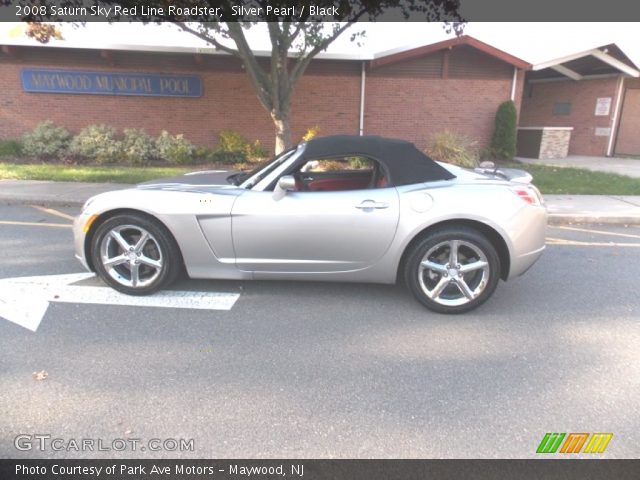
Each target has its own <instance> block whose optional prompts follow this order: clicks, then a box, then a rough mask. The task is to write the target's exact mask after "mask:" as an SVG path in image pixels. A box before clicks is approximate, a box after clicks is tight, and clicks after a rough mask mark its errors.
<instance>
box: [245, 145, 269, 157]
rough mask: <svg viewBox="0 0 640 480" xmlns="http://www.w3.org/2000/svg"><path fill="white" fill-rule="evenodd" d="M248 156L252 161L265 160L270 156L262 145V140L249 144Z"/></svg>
mask: <svg viewBox="0 0 640 480" xmlns="http://www.w3.org/2000/svg"><path fill="white" fill-rule="evenodd" d="M246 154H247V158H248V159H249V160H252V161H256V160H264V159H265V158H267V157H268V156H269V154H268V153H267V151H266V150H265V148H264V147H263V146H262V144H261V143H260V140H256V141H255V142H253V143H249V144H247V150H246Z"/></svg>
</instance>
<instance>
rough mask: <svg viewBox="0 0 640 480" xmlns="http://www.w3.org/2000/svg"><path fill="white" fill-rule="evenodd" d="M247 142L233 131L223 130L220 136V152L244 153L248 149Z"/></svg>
mask: <svg viewBox="0 0 640 480" xmlns="http://www.w3.org/2000/svg"><path fill="white" fill-rule="evenodd" d="M247 145H248V142H247V140H246V139H245V138H244V137H243V136H242V135H241V134H240V133H238V132H234V131H233V130H222V131H221V132H220V133H219V134H218V148H217V149H218V151H220V152H244V151H246V149H247Z"/></svg>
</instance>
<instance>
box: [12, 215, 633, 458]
mask: <svg viewBox="0 0 640 480" xmlns="http://www.w3.org/2000/svg"><path fill="white" fill-rule="evenodd" d="M74 213H75V212H74V211H73V210H72V209H58V210H56V211H49V212H47V211H43V210H41V209H36V208H32V207H28V206H0V279H2V278H8V277H18V276H31V275H52V274H68V273H75V272H81V271H82V269H81V267H80V265H79V264H78V263H77V262H76V261H75V259H74V258H73V249H72V243H71V241H72V236H71V230H70V228H68V225H69V223H70V221H69V220H68V218H67V216H68V215H72V214H74ZM20 222H22V223H20ZM56 225H58V226H56ZM59 225H62V226H59ZM65 225H67V226H65ZM548 237H549V240H548V243H549V246H548V248H547V251H546V252H545V254H544V255H543V257H542V259H541V260H540V261H539V262H538V263H537V264H536V265H535V266H534V267H533V268H532V269H531V270H530V271H529V272H528V273H527V274H526V275H525V276H523V277H521V278H517V279H515V280H512V281H509V282H508V283H503V282H501V284H500V285H499V286H498V290H497V291H496V293H495V295H494V296H493V298H492V299H490V300H489V302H488V303H486V304H485V305H484V306H482V307H481V308H480V309H478V310H476V311H474V312H471V313H469V314H465V315H461V316H444V315H438V314H434V313H431V312H429V311H427V310H425V309H424V308H423V307H421V306H420V304H418V303H417V302H416V301H414V300H413V298H412V297H411V296H410V294H409V293H408V292H406V291H405V290H404V288H403V287H402V286H380V285H360V284H331V283H328V284H321V283H295V282H231V281H206V282H203V281H191V280H187V279H183V280H181V281H180V283H179V285H177V286H176V288H177V289H180V290H198V291H203V290H207V291H216V292H236V293H239V294H240V296H239V298H238V300H237V302H236V303H235V304H234V305H233V307H232V308H231V309H230V310H224V311H222V310H221V311H213V310H186V309H164V308H149V307H127V306H118V305H87V304H76V303H53V304H51V305H50V306H49V310H48V312H47V313H46V315H45V317H44V319H43V320H42V323H41V324H40V326H39V328H38V329H37V331H35V332H32V331H30V330H28V329H25V328H23V327H21V326H19V325H16V324H14V323H10V322H8V321H5V320H3V319H0V352H1V354H0V386H1V388H0V457H2V458H7V457H11V458H26V457H30V458H65V457H67V458H114V457H120V458H127V457H129V458H131V457H133V458H135V457H143V458H154V457H156V458H159V457H166V458H188V457H194V458H195V457H204V458H232V457H236V458H252V457H265V458H269V457H274V458H288V457H295V458H328V457H330V458H354V457H356V458H371V457H377V458H409V457H411V458H530V457H535V456H536V453H535V450H536V448H537V446H538V444H539V443H540V441H541V440H542V437H543V436H544V434H545V433H546V432H611V433H613V434H614V436H613V438H612V440H611V442H610V444H609V446H608V447H607V450H606V451H605V452H604V453H603V454H601V455H598V457H602V458H638V456H639V455H638V454H639V453H640V447H639V445H640V414H639V413H638V408H637V407H638V398H640V361H639V360H640V348H639V347H640V322H639V320H640V294H638V285H640V283H639V282H638V272H640V227H625V226H612V225H608V226H596V225H591V226H568V227H550V228H549V231H548ZM93 281H94V282H96V280H93ZM42 371H45V372H46V374H47V377H46V378H45V379H42V380H37V379H35V378H34V377H33V376H32V374H33V373H34V372H42ZM43 375H44V374H43ZM34 434H45V435H51V437H52V438H58V439H61V441H60V442H58V444H57V446H58V447H62V448H63V449H62V451H54V450H52V449H51V448H50V445H49V447H47V448H45V449H44V450H42V449H40V448H38V446H39V444H38V442H36V441H33V437H30V436H31V435H34ZM18 435H27V436H28V437H22V438H27V439H29V438H30V439H31V440H32V447H31V449H27V448H26V447H25V444H24V443H22V444H21V445H22V448H25V449H24V450H19V449H16V447H15V445H14V442H15V438H16V437H17V436H18ZM83 438H85V439H86V438H89V439H102V440H104V445H107V446H111V447H114V445H115V444H114V439H129V438H135V439H142V441H143V442H145V441H148V439H153V438H158V439H162V440H165V439H181V438H182V439H193V447H194V448H193V450H192V451H166V450H160V451H153V452H152V451H150V450H149V449H146V450H145V451H144V452H142V451H140V450H136V451H132V450H131V448H127V449H125V450H124V451H122V452H118V451H113V450H111V451H96V450H94V451H91V450H87V449H85V450H84V451H82V449H80V451H77V449H74V448H73V441H74V440H77V442H80V439H83ZM145 444H146V443H143V445H145ZM168 447H171V445H168ZM168 447H167V448H168ZM581 456H582V454H581ZM586 456H588V455H586ZM591 457H593V455H591Z"/></svg>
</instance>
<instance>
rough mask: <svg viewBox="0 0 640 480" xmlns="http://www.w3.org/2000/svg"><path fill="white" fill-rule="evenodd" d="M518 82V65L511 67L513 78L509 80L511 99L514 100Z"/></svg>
mask: <svg viewBox="0 0 640 480" xmlns="http://www.w3.org/2000/svg"><path fill="white" fill-rule="evenodd" d="M517 82H518V67H513V79H512V80H511V101H512V102H514V101H515V100H516V83H517Z"/></svg>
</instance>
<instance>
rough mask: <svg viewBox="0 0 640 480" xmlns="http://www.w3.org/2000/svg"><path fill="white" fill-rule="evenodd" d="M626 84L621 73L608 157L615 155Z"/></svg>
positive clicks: (612, 119) (610, 132) (610, 131)
mask: <svg viewBox="0 0 640 480" xmlns="http://www.w3.org/2000/svg"><path fill="white" fill-rule="evenodd" d="M623 85H624V75H620V80H619V81H618V93H617V95H616V104H615V106H614V107H613V116H612V117H611V129H610V130H609V143H608V144H607V157H611V156H612V155H613V139H614V138H616V132H617V127H618V114H619V113H620V104H621V103H622V94H623V90H622V87H623Z"/></svg>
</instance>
